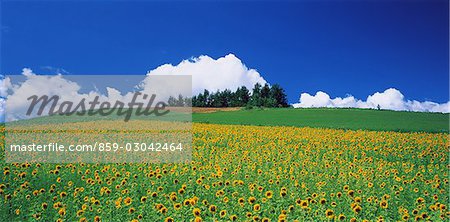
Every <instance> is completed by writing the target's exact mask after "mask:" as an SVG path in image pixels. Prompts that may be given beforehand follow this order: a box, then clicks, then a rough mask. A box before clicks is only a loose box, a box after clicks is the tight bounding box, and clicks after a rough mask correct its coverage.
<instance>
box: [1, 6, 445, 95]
mask: <svg viewBox="0 0 450 222" xmlns="http://www.w3.org/2000/svg"><path fill="white" fill-rule="evenodd" d="M448 8H449V7H448V1H401V0H396V1H387V0H386V1H380V2H379V1H324V0H322V1H318V2H317V1H316V2H313V1H282V2H277V1H232V2H222V1H220V2H217V1H214V2H212V1H169V2H162V1H134V2H125V1H95V2H88V1H78V2H75V1H62V2H58V1H29V2H27V1H3V2H2V3H1V19H2V21H1V22H2V32H1V33H2V38H1V70H0V72H1V73H2V74H13V73H20V72H21V70H22V68H24V67H29V68H31V69H33V70H34V72H36V73H42V74H51V73H53V72H54V70H50V69H48V67H53V68H55V69H56V68H59V69H61V70H62V69H63V70H66V71H68V72H70V73H72V74H128V73H129V74H141V73H142V74H145V73H146V72H147V71H148V70H152V69H154V68H156V67H158V66H160V65H162V64H165V63H172V64H178V63H179V62H180V61H182V60H183V59H188V58H190V57H193V56H195V57H197V56H200V55H208V56H210V57H213V58H218V57H222V56H225V55H227V54H229V53H233V54H234V55H236V56H237V57H238V58H239V59H241V60H242V62H243V63H245V64H246V65H247V67H249V68H254V69H257V70H258V72H259V73H260V74H261V75H262V76H263V77H264V79H265V80H267V81H268V82H270V83H279V84H281V85H282V86H283V87H284V88H285V90H286V92H287V94H288V96H289V97H288V98H289V102H291V103H293V102H297V101H298V98H299V94H300V93H302V92H309V93H315V92H316V91H318V90H322V91H325V92H327V93H328V94H329V95H330V96H333V97H335V96H345V95H346V94H352V95H353V96H355V97H357V98H361V99H365V98H366V97H367V96H368V95H371V94H373V93H374V92H377V91H384V90H385V89H387V88H390V87H394V88H396V89H398V90H400V91H401V92H402V93H403V94H404V95H405V96H406V99H415V100H419V101H424V100H431V101H434V102H440V103H441V102H447V101H449V88H448V87H449V61H448V60H449V55H448V49H449V42H448V38H449V34H448V33H449V29H448V25H449V24H448V16H449V14H448ZM46 67H47V68H46Z"/></svg>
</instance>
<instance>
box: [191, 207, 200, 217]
mask: <svg viewBox="0 0 450 222" xmlns="http://www.w3.org/2000/svg"><path fill="white" fill-rule="evenodd" d="M192 214H194V216H195V217H199V216H200V214H201V210H200V209H199V208H194V209H193V210H192Z"/></svg>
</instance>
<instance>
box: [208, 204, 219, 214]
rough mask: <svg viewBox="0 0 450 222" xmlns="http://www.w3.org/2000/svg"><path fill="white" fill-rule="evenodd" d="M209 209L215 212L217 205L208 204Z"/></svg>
mask: <svg viewBox="0 0 450 222" xmlns="http://www.w3.org/2000/svg"><path fill="white" fill-rule="evenodd" d="M209 211H211V213H215V212H216V211H217V207H216V206H215V205H211V206H209Z"/></svg>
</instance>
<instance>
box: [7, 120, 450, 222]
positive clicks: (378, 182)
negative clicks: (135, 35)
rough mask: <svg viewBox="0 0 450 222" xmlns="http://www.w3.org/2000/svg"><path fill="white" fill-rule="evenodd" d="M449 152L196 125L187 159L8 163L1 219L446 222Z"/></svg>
mask: <svg viewBox="0 0 450 222" xmlns="http://www.w3.org/2000/svg"><path fill="white" fill-rule="evenodd" d="M2 147H3V148H2V149H4V144H2ZM3 151H4V150H3ZM449 151H450V150H449V135H448V134H446V133H398V132H382V131H378V132H377V131H364V130H359V131H353V130H338V129H322V128H298V127H272V126H240V125H214V124H200V123H195V124H193V153H192V162H190V163H166V164H146V163H120V164H83V163H77V164H40V163H17V164H9V163H8V164H7V163H4V162H3V163H1V170H2V172H1V175H0V198H1V201H0V203H1V205H0V211H1V212H0V221H340V220H342V221H414V220H417V221H418V220H423V221H448V220H449V219H450V211H449V209H448V205H449V179H448V178H449V175H448V172H449V169H450V164H449Z"/></svg>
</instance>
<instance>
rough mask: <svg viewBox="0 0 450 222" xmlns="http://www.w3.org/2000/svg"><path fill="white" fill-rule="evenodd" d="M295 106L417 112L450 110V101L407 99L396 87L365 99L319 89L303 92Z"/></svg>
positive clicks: (444, 111)
mask: <svg viewBox="0 0 450 222" xmlns="http://www.w3.org/2000/svg"><path fill="white" fill-rule="evenodd" d="M292 105H293V106H294V107H295V108H307V107H341V108H344V107H347V108H368V109H376V108H378V106H380V108H381V109H389V110H398V111H400V110H403V111H415V112H440V113H449V112H450V102H447V103H442V104H439V103H435V102H430V101H424V102H419V101H416V100H405V96H404V95H403V94H402V93H401V92H400V91H399V90H397V89H395V88H389V89H386V90H385V91H384V92H376V93H374V94H373V95H369V96H368V97H367V99H366V100H365V101H363V100H359V99H356V98H355V97H353V96H350V95H349V96H346V97H344V98H341V97H336V98H331V97H330V96H329V95H328V94H327V93H325V92H322V91H318V92H317V93H316V94H315V95H310V94H308V93H302V94H301V95H300V100H299V103H295V104H292Z"/></svg>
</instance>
